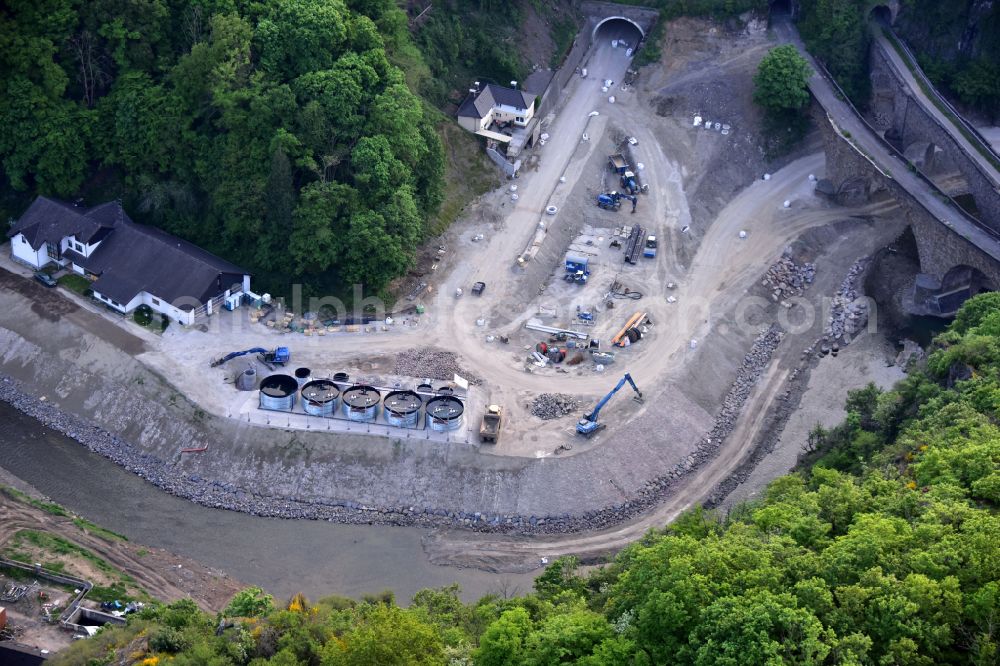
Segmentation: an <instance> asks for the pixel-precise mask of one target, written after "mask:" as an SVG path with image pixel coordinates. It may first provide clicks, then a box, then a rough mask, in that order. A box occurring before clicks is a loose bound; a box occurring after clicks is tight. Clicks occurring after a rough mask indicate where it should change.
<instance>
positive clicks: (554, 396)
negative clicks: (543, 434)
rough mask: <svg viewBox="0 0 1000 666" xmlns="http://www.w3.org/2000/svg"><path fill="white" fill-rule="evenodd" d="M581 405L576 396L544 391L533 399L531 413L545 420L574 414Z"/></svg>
mask: <svg viewBox="0 0 1000 666" xmlns="http://www.w3.org/2000/svg"><path fill="white" fill-rule="evenodd" d="M579 407H580V405H579V403H577V401H576V398H574V397H573V396H571V395H566V394H565V393H542V394H541V395H539V396H538V397H537V398H535V399H534V400H532V401H531V413H532V414H534V415H535V416H537V417H538V418H540V419H542V420H543V421H549V420H551V419H557V418H559V417H560V416H566V415H567V414H572V413H573V412H575V411H576V410H577V409H579Z"/></svg>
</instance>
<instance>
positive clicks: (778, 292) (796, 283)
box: [760, 248, 816, 303]
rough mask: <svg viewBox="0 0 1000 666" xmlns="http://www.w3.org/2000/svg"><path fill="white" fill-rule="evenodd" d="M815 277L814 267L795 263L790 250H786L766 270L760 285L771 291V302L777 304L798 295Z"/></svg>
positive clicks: (809, 264)
mask: <svg viewBox="0 0 1000 666" xmlns="http://www.w3.org/2000/svg"><path fill="white" fill-rule="evenodd" d="M815 277H816V267H815V266H814V265H813V264H811V263H808V262H807V263H804V264H797V263H795V260H794V259H792V251H791V248H786V249H785V252H784V254H782V255H781V259H779V260H778V261H776V262H775V263H774V264H772V265H771V267H770V268H768V269H767V273H765V274H764V277H763V279H762V280H761V281H760V283H761V284H762V285H764V286H765V287H767V288H768V289H770V290H771V300H772V301H774V302H775V303H777V302H779V301H781V300H782V299H784V298H790V297H792V296H798V295H800V294H801V293H802V292H803V291H805V290H806V288H807V287H808V286H809V285H811V284H812V283H813V280H814V279H815Z"/></svg>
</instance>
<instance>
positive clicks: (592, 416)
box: [576, 372, 642, 437]
mask: <svg viewBox="0 0 1000 666" xmlns="http://www.w3.org/2000/svg"><path fill="white" fill-rule="evenodd" d="M625 382H628V383H629V384H630V385H631V386H632V390H633V391H635V398H633V399H634V400H635V401H636V402H642V391H640V390H639V387H638V386H636V385H635V382H634V381H632V375H630V374H629V373H627V372H626V373H625V376H624V377H622V378H621V380H619V382H618V384H617V385H616V386H615V387H614V388H613V389H611V391H610V392H608V394H607V395H606V396H604V397H603V398H601V401H600V402H598V403H597V406H595V407H594V410H593V411H592V412H590V413H589V414H586V415H585V416H584V417H583V418H582V419H580V420H579V421H577V423H576V432H577V433H578V434H580V435H583V436H585V437H590V436H591V435H593V434H594V433H595V432H597V431H598V430H601V429H603V428H604V424H603V423H598V422H597V417H598V415H599V414H600V413H601V408H602V407H604V405H606V404H608V401H609V400H611V398H613V397H615V393H618V391H620V390H621V389H622V387H623V386H625Z"/></svg>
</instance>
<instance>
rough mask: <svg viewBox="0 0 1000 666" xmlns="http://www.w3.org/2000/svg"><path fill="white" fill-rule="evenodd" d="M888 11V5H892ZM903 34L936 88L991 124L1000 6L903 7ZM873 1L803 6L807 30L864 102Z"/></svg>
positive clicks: (999, 90) (908, 3)
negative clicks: (972, 109) (977, 112)
mask: <svg viewBox="0 0 1000 666" xmlns="http://www.w3.org/2000/svg"><path fill="white" fill-rule="evenodd" d="M884 4H885V5H888V3H884ZM900 4H901V10H900V14H899V19H898V21H897V23H896V26H895V29H896V30H897V31H898V32H899V33H900V34H901V35H902V36H903V37H904V38H905V39H906V40H907V41H908V42H909V44H910V46H911V48H912V49H913V51H914V52H915V53H916V54H917V57H918V59H919V60H920V64H921V65H922V67H923V68H924V70H925V71H926V72H927V75H928V76H929V77H930V78H931V80H933V81H934V83H935V85H937V86H939V87H941V88H942V89H943V90H944V91H945V92H947V93H950V94H951V95H953V96H955V97H957V98H958V99H960V100H961V101H962V103H963V104H966V105H968V106H969V107H972V108H975V109H977V110H978V111H980V112H982V113H984V114H986V115H987V116H988V117H990V118H993V119H995V118H997V117H998V114H1000V5H998V4H997V3H988V2H986V3H984V2H981V1H980V0H954V1H951V2H940V1H939V0H903V2H901V3H900ZM880 5H883V3H880V2H873V1H872V0H801V2H800V3H799V6H800V9H801V16H800V21H799V31H800V33H801V34H802V38H803V39H804V40H805V43H806V45H807V46H808V48H809V51H810V52H811V53H812V54H813V55H815V56H816V57H818V58H819V59H820V60H822V61H823V63H824V65H825V66H826V67H827V69H829V70H830V73H831V74H832V75H833V76H834V77H835V78H836V79H837V82H838V83H840V85H841V87H843V88H844V90H845V91H846V92H847V94H848V95H849V96H850V97H851V98H852V99H853V100H854V101H855V102H858V103H863V101H864V100H866V99H867V97H868V92H869V88H870V85H871V84H870V81H869V78H868V66H869V63H868V45H869V42H870V39H871V37H870V34H869V28H868V23H869V19H870V18H871V12H872V9H873V8H874V7H876V6H880Z"/></svg>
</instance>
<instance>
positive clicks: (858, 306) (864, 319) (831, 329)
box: [826, 258, 869, 345]
mask: <svg viewBox="0 0 1000 666" xmlns="http://www.w3.org/2000/svg"><path fill="white" fill-rule="evenodd" d="M868 263H869V260H868V259H867V258H866V259H860V260H858V261H856V262H855V263H854V265H853V266H851V270H849V271H848V272H847V277H845V278H844V281H843V282H841V284H840V289H839V290H838V291H837V293H836V295H834V297H833V302H832V304H831V306H830V318H829V319H828V320H827V324H826V334H827V335H828V336H829V337H830V338H832V339H834V340H842V341H843V344H845V345H846V344H847V343H849V342H850V341H851V338H852V337H854V335H855V334H856V333H858V332H859V331H860V330H861V329H863V328H864V327H865V324H867V323H868V302H867V301H866V300H860V301H859V300H858V296H859V295H860V294H859V293H858V284H859V283H860V282H861V280H862V278H863V277H864V274H865V269H867V268H868ZM855 301H857V302H855Z"/></svg>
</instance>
